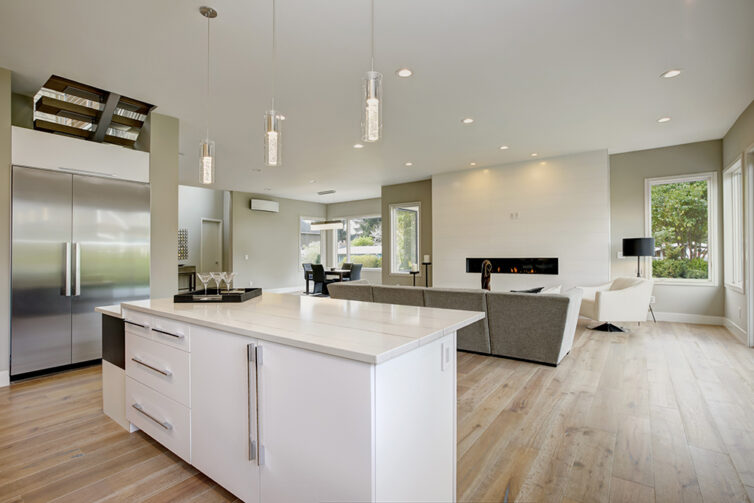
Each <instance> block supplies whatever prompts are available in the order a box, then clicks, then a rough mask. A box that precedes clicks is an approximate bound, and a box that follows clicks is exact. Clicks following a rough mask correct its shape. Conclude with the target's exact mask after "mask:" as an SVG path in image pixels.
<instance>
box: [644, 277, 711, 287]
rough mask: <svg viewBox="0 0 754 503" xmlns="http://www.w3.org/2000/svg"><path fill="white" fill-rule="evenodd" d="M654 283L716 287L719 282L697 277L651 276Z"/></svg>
mask: <svg viewBox="0 0 754 503" xmlns="http://www.w3.org/2000/svg"><path fill="white" fill-rule="evenodd" d="M652 279H654V284H655V285H663V286H665V285H667V286H706V287H718V286H720V284H719V283H718V282H716V281H711V280H699V279H670V278H652Z"/></svg>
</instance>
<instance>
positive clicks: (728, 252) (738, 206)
mask: <svg viewBox="0 0 754 503" xmlns="http://www.w3.org/2000/svg"><path fill="white" fill-rule="evenodd" d="M723 235H724V239H725V241H724V243H723V250H724V253H725V286H727V287H729V288H733V289H735V290H738V291H740V292H743V287H744V184H743V169H742V163H741V159H738V160H737V161H736V162H735V163H733V165H731V166H730V167H729V168H728V169H726V170H725V171H724V172H723Z"/></svg>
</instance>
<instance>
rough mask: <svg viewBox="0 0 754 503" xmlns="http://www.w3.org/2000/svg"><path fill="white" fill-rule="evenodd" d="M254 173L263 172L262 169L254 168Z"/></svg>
mask: <svg viewBox="0 0 754 503" xmlns="http://www.w3.org/2000/svg"><path fill="white" fill-rule="evenodd" d="M252 171H253V172H254V173H261V172H262V168H254V169H252Z"/></svg>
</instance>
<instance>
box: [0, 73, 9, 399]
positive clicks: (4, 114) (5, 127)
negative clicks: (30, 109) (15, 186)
mask: <svg viewBox="0 0 754 503" xmlns="http://www.w3.org/2000/svg"><path fill="white" fill-rule="evenodd" d="M10 126H11V91H10V71H9V70H6V69H4V68H0V236H2V239H1V240H0V267H1V269H0V386H2V385H4V384H7V378H8V372H9V370H10V198H11V193H10V162H11V155H10V144H11V140H10Z"/></svg>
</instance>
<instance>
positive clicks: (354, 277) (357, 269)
mask: <svg viewBox="0 0 754 503" xmlns="http://www.w3.org/2000/svg"><path fill="white" fill-rule="evenodd" d="M362 267H364V264H351V272H350V273H348V281H358V280H360V279H361V268H362Z"/></svg>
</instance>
